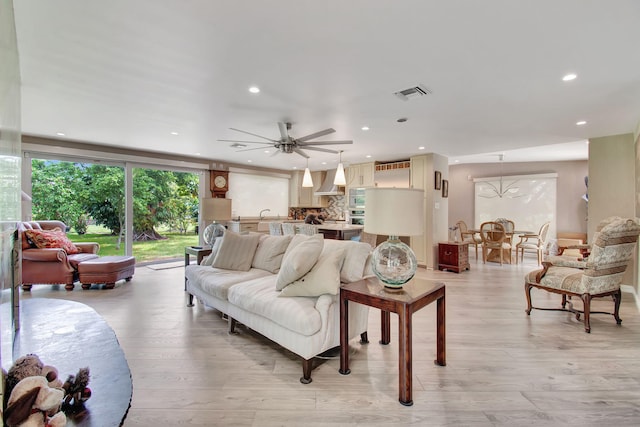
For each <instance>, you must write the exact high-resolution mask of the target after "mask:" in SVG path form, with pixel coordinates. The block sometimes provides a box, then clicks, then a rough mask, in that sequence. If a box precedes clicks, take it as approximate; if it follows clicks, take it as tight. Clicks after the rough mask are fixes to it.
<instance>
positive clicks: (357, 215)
mask: <svg viewBox="0 0 640 427" xmlns="http://www.w3.org/2000/svg"><path fill="white" fill-rule="evenodd" d="M349 224H355V225H364V208H353V207H351V208H349Z"/></svg>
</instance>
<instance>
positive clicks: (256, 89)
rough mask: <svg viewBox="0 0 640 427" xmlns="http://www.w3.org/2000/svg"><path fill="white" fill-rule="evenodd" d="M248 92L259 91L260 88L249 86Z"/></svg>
mask: <svg viewBox="0 0 640 427" xmlns="http://www.w3.org/2000/svg"><path fill="white" fill-rule="evenodd" d="M249 92H251V93H259V92H260V88H259V87H258V86H251V87H250V88H249Z"/></svg>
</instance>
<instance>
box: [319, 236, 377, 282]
mask: <svg viewBox="0 0 640 427" xmlns="http://www.w3.org/2000/svg"><path fill="white" fill-rule="evenodd" d="M324 247H325V248H331V249H333V250H338V249H339V248H343V249H344V251H345V259H344V263H343V264H342V269H341V270H340V281H341V282H343V283H351V282H357V281H358V280H362V278H363V277H364V275H365V274H364V271H365V269H366V266H367V261H368V258H369V255H370V254H371V246H370V245H369V244H367V243H362V242H354V241H351V240H330V239H328V240H327V241H326V242H325V243H324Z"/></svg>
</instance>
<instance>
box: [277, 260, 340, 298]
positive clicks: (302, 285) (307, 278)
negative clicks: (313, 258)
mask: <svg viewBox="0 0 640 427" xmlns="http://www.w3.org/2000/svg"><path fill="white" fill-rule="evenodd" d="M343 262H344V250H343V249H339V250H334V251H327V250H324V251H322V254H321V255H320V258H319V259H318V262H316V265H314V266H313V268H312V269H311V271H309V272H308V273H307V274H305V275H304V276H302V277H301V278H300V279H298V280H296V281H294V282H293V283H291V284H290V285H288V286H286V287H285V288H284V289H283V290H282V291H281V292H280V295H278V296H280V297H319V296H320V295H323V294H329V295H338V291H339V290H340V268H341V267H342V263H343Z"/></svg>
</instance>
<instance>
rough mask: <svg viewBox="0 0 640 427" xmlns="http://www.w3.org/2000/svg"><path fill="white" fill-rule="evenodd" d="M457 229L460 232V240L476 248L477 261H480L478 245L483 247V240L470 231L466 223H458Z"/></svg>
mask: <svg viewBox="0 0 640 427" xmlns="http://www.w3.org/2000/svg"><path fill="white" fill-rule="evenodd" d="M456 227H458V230H459V231H460V240H462V242H464V243H469V244H470V245H473V246H475V247H476V261H477V260H478V245H482V238H481V237H480V236H479V235H478V233H477V232H475V231H469V229H468V228H467V224H466V223H465V222H464V221H462V220H461V221H458V222H456Z"/></svg>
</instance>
